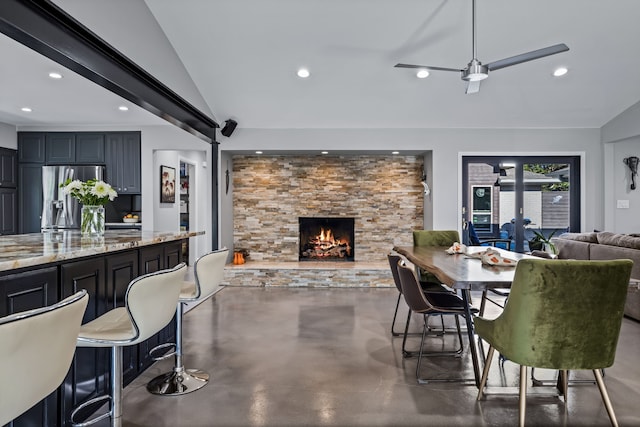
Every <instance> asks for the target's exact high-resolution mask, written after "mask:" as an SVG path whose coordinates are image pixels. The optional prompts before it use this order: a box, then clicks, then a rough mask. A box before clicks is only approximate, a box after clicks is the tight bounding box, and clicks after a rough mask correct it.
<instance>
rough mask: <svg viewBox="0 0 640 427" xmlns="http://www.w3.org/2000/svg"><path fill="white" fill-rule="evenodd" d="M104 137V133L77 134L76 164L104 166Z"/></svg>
mask: <svg viewBox="0 0 640 427" xmlns="http://www.w3.org/2000/svg"><path fill="white" fill-rule="evenodd" d="M104 135H105V134H104V133H103V132H100V133H98V132H96V133H92V132H82V133H77V134H76V158H75V163H79V164H85V165H102V164H104Z"/></svg>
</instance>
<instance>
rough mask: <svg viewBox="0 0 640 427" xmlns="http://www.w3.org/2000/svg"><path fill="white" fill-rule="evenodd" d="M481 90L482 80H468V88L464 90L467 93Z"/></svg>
mask: <svg viewBox="0 0 640 427" xmlns="http://www.w3.org/2000/svg"><path fill="white" fill-rule="evenodd" d="M478 92H480V80H469V81H467V88H466V90H465V91H464V93H466V94H471V93H478Z"/></svg>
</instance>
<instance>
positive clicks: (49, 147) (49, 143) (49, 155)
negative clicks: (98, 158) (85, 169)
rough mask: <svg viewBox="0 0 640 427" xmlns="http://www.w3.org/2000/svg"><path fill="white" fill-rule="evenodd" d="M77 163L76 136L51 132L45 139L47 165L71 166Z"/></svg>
mask: <svg viewBox="0 0 640 427" xmlns="http://www.w3.org/2000/svg"><path fill="white" fill-rule="evenodd" d="M75 161H76V134H75V133H69V132H49V133H47V134H46V137H45V163H47V164H48V165H71V164H73V163H75Z"/></svg>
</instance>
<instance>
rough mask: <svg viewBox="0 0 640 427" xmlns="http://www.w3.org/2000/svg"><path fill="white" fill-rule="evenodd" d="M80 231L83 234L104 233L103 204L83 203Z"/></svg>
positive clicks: (97, 234) (100, 234) (96, 234)
mask: <svg viewBox="0 0 640 427" xmlns="http://www.w3.org/2000/svg"><path fill="white" fill-rule="evenodd" d="M81 217H82V218H81V221H80V231H81V232H82V235H83V236H103V235H104V206H100V205H97V206H91V205H83V206H82V210H81Z"/></svg>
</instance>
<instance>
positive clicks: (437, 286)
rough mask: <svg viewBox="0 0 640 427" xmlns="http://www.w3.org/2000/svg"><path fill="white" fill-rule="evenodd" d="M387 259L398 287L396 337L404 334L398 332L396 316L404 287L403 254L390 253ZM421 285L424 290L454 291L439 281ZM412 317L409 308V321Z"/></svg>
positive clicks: (421, 282) (395, 312)
mask: <svg viewBox="0 0 640 427" xmlns="http://www.w3.org/2000/svg"><path fill="white" fill-rule="evenodd" d="M387 259H388V260H389V268H390V269H391V275H392V276H393V283H394V284H395V285H396V288H397V289H398V300H397V301H396V308H395V311H394V312H393V321H392V322H391V335H392V336H394V337H397V336H400V335H404V333H403V332H397V331H396V330H395V324H396V317H397V315H398V308H399V306H400V300H401V299H402V287H401V285H400V277H398V261H400V260H401V256H400V255H398V254H395V253H390V254H388V255H387ZM420 287H421V288H422V290H423V291H424V292H445V293H452V292H453V291H452V290H450V289H449V288H447V287H446V286H445V285H443V284H441V283H437V282H430V281H420ZM410 319H411V309H409V315H408V317H407V322H409V321H410Z"/></svg>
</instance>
